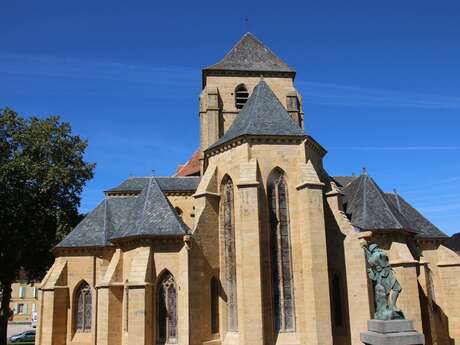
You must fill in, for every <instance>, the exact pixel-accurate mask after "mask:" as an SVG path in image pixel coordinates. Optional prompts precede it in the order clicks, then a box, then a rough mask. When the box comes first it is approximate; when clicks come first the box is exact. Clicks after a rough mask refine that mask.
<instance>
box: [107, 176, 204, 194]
mask: <svg viewBox="0 0 460 345" xmlns="http://www.w3.org/2000/svg"><path fill="white" fill-rule="evenodd" d="M150 178H151V177H149V176H146V177H144V176H142V177H130V178H128V179H127V180H125V181H123V182H122V183H121V184H120V185H118V186H117V187H114V188H110V189H108V190H106V193H110V192H136V191H138V192H140V191H142V190H143V189H144V188H145V187H146V186H147V184H148V181H149V179H150ZM155 179H156V181H157V182H158V185H159V186H160V189H161V190H162V191H164V192H168V191H196V189H197V188H198V184H199V183H200V177H199V176H180V177H179V176H175V177H169V176H161V177H155Z"/></svg>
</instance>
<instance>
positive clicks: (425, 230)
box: [332, 173, 447, 238]
mask: <svg viewBox="0 0 460 345" xmlns="http://www.w3.org/2000/svg"><path fill="white" fill-rule="evenodd" d="M332 178H333V179H334V180H335V181H337V182H339V183H340V184H341V186H342V192H343V193H344V204H345V212H346V214H347V215H348V216H349V217H350V220H351V223H352V224H353V225H354V226H356V227H358V228H360V229H362V230H396V229H405V230H411V231H415V232H417V236H418V237H425V238H446V237H447V235H446V234H445V233H443V232H442V231H441V230H439V229H438V228H437V227H436V226H435V225H434V224H433V223H431V222H430V221H429V220H428V219H426V218H425V217H424V216H423V215H422V214H421V213H420V212H418V211H417V210H416V209H415V208H414V207H413V206H412V205H410V204H409V203H408V202H407V201H406V200H405V199H404V198H402V197H401V196H400V195H399V194H396V193H384V192H383V191H382V190H381V189H380V187H379V186H378V185H377V184H376V183H375V181H374V180H373V179H372V178H371V177H370V176H369V175H367V173H364V174H362V175H360V176H333V177H332Z"/></svg>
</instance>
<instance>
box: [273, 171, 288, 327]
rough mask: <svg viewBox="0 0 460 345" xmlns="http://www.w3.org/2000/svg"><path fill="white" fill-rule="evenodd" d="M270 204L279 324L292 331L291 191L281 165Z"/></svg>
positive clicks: (274, 174) (275, 172)
mask: <svg viewBox="0 0 460 345" xmlns="http://www.w3.org/2000/svg"><path fill="white" fill-rule="evenodd" d="M268 204H269V211H270V228H271V236H270V242H271V262H272V280H273V281H272V285H273V298H274V301H273V302H274V303H273V304H274V313H275V326H276V330H277V331H278V332H292V331H294V330H295V310H294V286H293V276H292V262H291V243H290V235H289V208H288V194H287V184H286V180H285V178H284V174H283V172H282V171H281V170H279V169H276V170H274V171H273V172H272V173H271V175H270V177H269V181H268Z"/></svg>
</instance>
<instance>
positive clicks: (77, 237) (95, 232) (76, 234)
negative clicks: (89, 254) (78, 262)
mask: <svg viewBox="0 0 460 345" xmlns="http://www.w3.org/2000/svg"><path fill="white" fill-rule="evenodd" d="M106 210H107V200H104V201H102V202H101V203H100V204H99V205H97V206H96V208H95V209H94V210H92V211H91V212H90V213H89V214H88V215H87V216H86V217H85V218H84V219H83V220H82V221H81V222H80V223H79V224H78V225H77V226H76V227H75V228H74V229H73V230H72V231H71V232H70V233H69V234H68V235H67V236H66V237H65V238H64V239H63V240H62V241H61V242H60V243H59V244H58V245H57V246H56V247H97V246H105V245H107V243H108V242H107V237H108V236H110V234H108V230H109V229H108V226H106Z"/></svg>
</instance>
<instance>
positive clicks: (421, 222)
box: [385, 193, 448, 238]
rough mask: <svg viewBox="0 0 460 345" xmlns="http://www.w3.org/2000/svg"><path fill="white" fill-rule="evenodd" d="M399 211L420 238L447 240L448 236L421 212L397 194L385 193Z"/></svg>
mask: <svg viewBox="0 0 460 345" xmlns="http://www.w3.org/2000/svg"><path fill="white" fill-rule="evenodd" d="M385 195H386V196H387V197H388V198H389V199H390V200H391V201H392V202H393V204H394V205H395V206H396V207H397V209H398V210H399V211H400V212H401V213H402V215H403V216H404V217H405V218H406V219H407V221H408V222H409V224H410V226H411V227H412V228H414V229H416V230H418V231H419V232H420V234H419V235H418V236H421V237H430V238H447V237H448V236H447V235H446V234H445V233H444V232H442V231H441V230H439V229H438V228H437V227H436V226H435V225H434V224H433V223H431V222H430V221H429V220H428V219H426V218H425V217H424V216H423V215H422V214H421V213H420V212H419V211H417V210H416V209H415V208H414V207H412V205H410V204H409V203H408V202H407V201H406V200H404V199H403V198H402V197H401V196H400V195H399V194H397V193H385Z"/></svg>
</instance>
